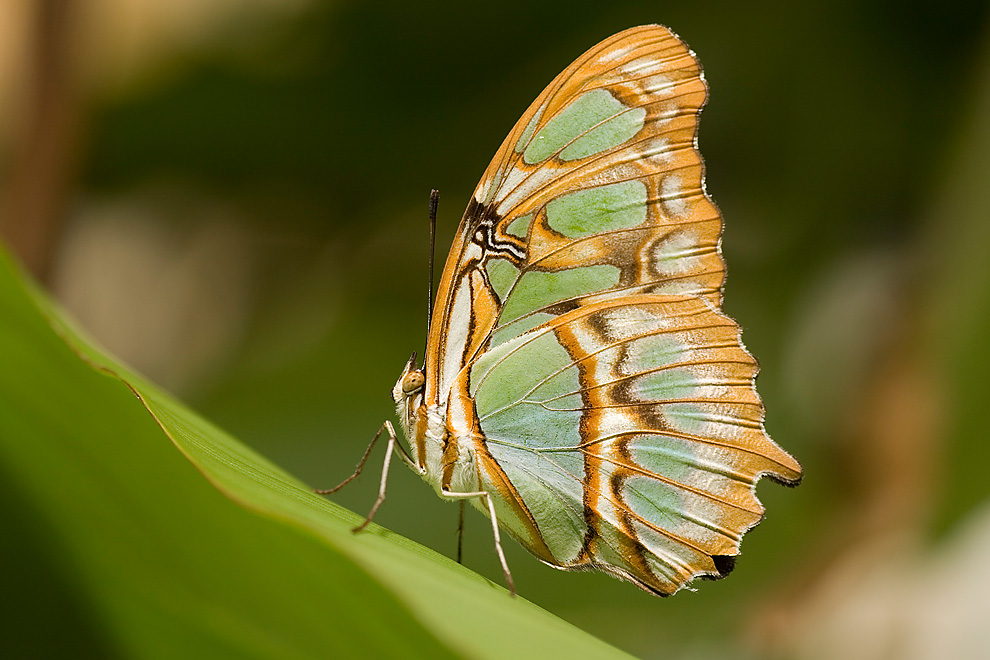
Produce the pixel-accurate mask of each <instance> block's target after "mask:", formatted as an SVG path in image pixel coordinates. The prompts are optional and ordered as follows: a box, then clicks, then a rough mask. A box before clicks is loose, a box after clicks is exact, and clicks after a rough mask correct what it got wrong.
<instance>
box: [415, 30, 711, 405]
mask: <svg viewBox="0 0 990 660" xmlns="http://www.w3.org/2000/svg"><path fill="white" fill-rule="evenodd" d="M706 97H707V88H706V86H705V82H704V80H703V78H702V75H701V69H700V67H699V65H698V62H697V60H696V59H695V57H694V54H693V53H692V52H691V51H690V50H689V49H688V48H687V46H686V45H685V44H684V43H683V42H681V41H680V40H679V39H678V38H677V37H676V36H675V35H674V34H673V33H672V32H670V31H669V30H668V29H667V28H665V27H661V26H655V25H654V26H645V27H639V28H632V29H630V30H626V31H625V32H622V33H619V34H617V35H615V36H613V37H611V38H609V39H607V40H605V41H603V42H602V43H600V44H599V45H597V46H595V47H594V48H592V49H591V50H589V51H588V52H587V53H585V54H584V55H582V56H581V57H580V58H578V60H577V61H575V62H574V63H573V64H572V65H571V66H569V67H568V68H567V69H565V70H564V71H563V72H562V73H561V74H560V75H559V76H557V78H555V79H554V81H553V82H551V83H550V85H549V86H548V87H547V88H546V90H544V92H543V93H542V94H541V95H540V96H539V97H538V98H537V99H536V101H535V102H534V103H533V104H532V106H530V108H529V109H528V110H527V111H526V113H525V114H524V115H523V117H522V118H521V119H520V120H519V122H518V123H517V124H516V126H515V127H514V128H513V130H512V131H511V132H510V133H509V136H508V137H507V138H506V140H505V142H504V143H503V144H502V146H501V148H500V149H499V151H498V153H497V154H496V156H495V158H494V160H493V161H492V163H491V165H489V167H488V169H487V170H486V172H485V174H484V176H483V178H482V180H481V183H480V184H479V185H478V188H477V189H476V190H475V193H474V197H473V199H472V201H471V203H470V204H469V205H468V209H467V211H466V212H465V215H464V218H463V220H462V221H461V225H460V227H459V229H458V233H457V237H456V238H455V241H454V247H453V249H452V250H451V252H450V255H449V257H448V260H447V264H446V267H445V268H444V273H443V276H442V278H441V284H440V288H439V292H438V301H439V303H438V308H437V310H436V311H437V313H436V314H435V315H434V319H433V327H432V328H431V333H430V345H429V350H428V360H429V361H428V363H427V374H428V376H429V383H428V394H427V398H428V400H436V399H437V398H439V399H440V400H442V397H443V396H445V394H446V392H448V391H449V389H450V387H451V384H452V383H453V381H454V379H455V378H456V376H457V373H458V372H459V371H460V370H461V369H462V368H463V367H464V365H466V364H467V363H468V362H469V361H470V360H471V359H472V358H473V357H474V356H476V355H477V354H478V353H479V352H480V351H482V350H485V349H486V348H488V347H489V346H490V345H497V344H499V343H502V342H504V341H507V340H509V339H511V338H512V337H514V336H518V335H519V334H521V333H522V332H525V331H526V330H528V329H531V328H533V327H535V326H537V325H538V324H540V323H543V322H546V321H548V320H550V319H552V318H554V317H556V316H559V315H560V314H562V313H564V312H566V311H569V310H571V309H574V308H576V307H577V306H579V305H581V304H587V303H588V302H591V301H593V300H595V299H598V298H602V297H608V296H622V295H634V294H637V293H669V294H693V295H697V296H701V297H704V298H705V299H706V300H708V301H709V302H711V303H712V304H713V305H715V306H718V305H719V304H720V303H721V287H722V281H723V273H724V267H723V262H722V258H721V254H720V251H719V240H720V235H721V226H722V223H721V218H720V216H719V214H718V211H717V209H716V208H715V206H714V205H713V204H712V202H711V200H709V199H708V197H707V196H706V194H705V191H704V183H703V174H704V172H703V165H702V161H701V157H700V154H699V153H698V151H697V148H696V145H695V134H696V129H697V123H698V113H699V112H700V110H701V107H702V106H703V105H704V102H705V99H706ZM431 395H432V396H431Z"/></svg>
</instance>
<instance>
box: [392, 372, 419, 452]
mask: <svg viewBox="0 0 990 660" xmlns="http://www.w3.org/2000/svg"><path fill="white" fill-rule="evenodd" d="M425 384H426V376H425V375H424V374H423V370H422V369H420V368H418V367H417V366H416V354H415V353H413V354H412V357H410V358H409V361H408V362H406V366H405V368H403V370H402V375H401V376H399V380H398V381H396V383H395V387H393V388H392V400H393V401H395V405H396V412H397V414H398V416H399V420H400V422H401V423H402V427H403V429H404V430H405V431H406V437H407V438H410V437H412V436H411V435H410V433H409V430H410V428H411V427H412V425H413V424H414V419H415V414H416V410H417V409H418V408H419V406H420V405H421V404H422V402H423V386H424V385H425Z"/></svg>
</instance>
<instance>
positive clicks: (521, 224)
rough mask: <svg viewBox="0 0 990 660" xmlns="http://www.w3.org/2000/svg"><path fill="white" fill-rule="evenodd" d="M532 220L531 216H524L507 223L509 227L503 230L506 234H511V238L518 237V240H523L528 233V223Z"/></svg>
mask: <svg viewBox="0 0 990 660" xmlns="http://www.w3.org/2000/svg"><path fill="white" fill-rule="evenodd" d="M532 219H533V214H532V213H530V214H528V215H524V216H522V217H521V218H516V219H515V220H513V221H512V222H510V223H509V226H508V227H506V228H505V233H506V234H512V235H513V236H518V237H519V238H522V239H525V238H526V234H527V233H528V232H529V223H530V221H532Z"/></svg>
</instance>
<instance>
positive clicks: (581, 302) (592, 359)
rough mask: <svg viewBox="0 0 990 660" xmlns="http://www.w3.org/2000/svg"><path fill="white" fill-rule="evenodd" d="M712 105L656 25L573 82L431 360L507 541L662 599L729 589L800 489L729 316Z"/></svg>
mask: <svg viewBox="0 0 990 660" xmlns="http://www.w3.org/2000/svg"><path fill="white" fill-rule="evenodd" d="M706 97H707V88H706V86H705V83H704V80H703V78H702V75H701V70H700V67H699V65H698V62H697V60H696V59H695V57H694V55H693V53H691V51H690V50H689V49H688V48H687V47H686V46H685V45H684V44H683V43H682V42H681V41H680V40H679V39H678V38H677V37H676V36H675V35H674V34H673V33H671V32H670V31H669V30H668V29H666V28H664V27H661V26H646V27H640V28H633V29H631V30H626V31H625V32H622V33H620V34H617V35H615V36H613V37H611V38H610V39H607V40H606V41H604V42H602V43H601V44H599V45H598V46H595V47H594V48H592V49H591V50H589V51H588V52H587V53H585V54H584V55H583V56H581V57H580V58H579V59H578V60H577V61H576V62H574V64H572V65H571V66H569V67H568V68H567V69H565V70H564V72H563V73H561V74H560V75H559V76H557V78H556V79H554V81H553V82H552V83H551V84H550V85H549V86H548V87H547V89H546V90H545V91H544V92H543V93H542V94H541V95H540V96H539V97H538V98H537V99H536V101H535V102H534V103H533V105H532V106H531V107H530V108H529V110H527V112H526V113H525V114H524V115H523V117H522V119H520V121H519V122H518V123H517V124H516V126H515V128H513V130H512V131H511V132H510V134H509V136H508V137H507V138H506V140H505V142H504V143H503V144H502V146H501V148H500V149H499V151H498V153H497V154H496V156H495V158H494V160H493V161H492V163H491V165H490V166H489V167H488V169H487V170H486V172H485V174H484V176H483V178H482V180H481V183H480V184H479V185H478V188H477V189H476V191H475V193H474V197H473V199H472V201H471V203H470V204H469V206H468V209H467V211H466V213H465V215H464V218H463V220H462V221H461V225H460V227H459V229H458V234H457V238H456V239H455V243H454V245H455V247H454V249H453V250H452V251H451V253H450V256H449V257H448V261H447V264H446V267H445V269H444V274H443V277H442V279H441V284H440V290H439V295H438V300H439V301H441V302H440V303H439V305H438V309H437V312H436V313H435V314H434V319H433V323H434V325H433V327H432V328H431V333H430V339H429V347H428V351H427V364H426V373H427V377H428V380H427V400H428V401H448V402H450V405H449V406H448V408H447V415H448V420H447V421H448V428H458V429H462V430H463V429H470V431H469V433H468V435H470V437H471V440H470V442H472V443H473V444H474V455H475V456H476V457H477V458H476V460H477V464H478V470H479V473H480V478H481V483H482V486H483V487H484V488H485V489H487V490H488V491H489V492H491V493H493V494H496V495H497V497H496V498H495V499H496V500H497V502H498V504H497V508H496V510H497V513H498V515H499V518H500V522H501V523H502V524H503V526H505V527H506V528H507V529H508V530H509V531H510V532H511V533H512V534H513V535H514V536H515V537H516V538H518V539H519V540H520V541H521V542H522V543H523V544H524V545H526V546H527V548H529V549H530V550H531V551H532V552H533V553H534V554H536V555H537V556H538V557H540V558H541V559H542V560H544V561H546V562H548V563H550V564H553V565H556V566H560V567H564V568H587V567H597V568H601V569H603V570H606V571H608V572H610V573H613V574H616V575H619V576H621V577H624V578H627V579H630V580H631V581H633V582H635V583H636V584H638V585H639V586H641V587H643V588H646V589H648V590H651V591H654V592H657V593H672V592H673V591H676V590H677V589H678V588H679V587H680V586H682V585H683V584H685V583H686V582H687V581H689V580H690V579H692V578H693V577H695V576H697V575H704V574H707V575H713V576H717V575H719V574H721V572H722V570H724V568H725V564H723V563H722V562H721V561H720V560H719V559H718V558H720V557H726V556H733V555H735V554H737V553H738V545H739V541H740V539H741V537H742V534H743V533H744V532H745V531H746V530H747V529H749V528H750V527H751V526H752V525H754V524H755V523H756V522H758V521H759V519H760V518H761V516H762V513H763V509H762V507H761V506H760V504H759V502H758V501H757V500H756V497H755V495H754V492H753V488H754V486H755V482H756V481H757V480H758V479H759V477H760V476H761V475H765V474H768V475H771V476H773V477H775V478H777V479H779V480H781V481H785V482H794V481H796V480H797V479H798V478H799V477H800V466H799V465H798V464H797V462H796V461H794V459H793V458H791V457H790V456H789V455H787V454H786V452H784V451H783V450H781V449H780V448H779V447H778V446H777V445H775V444H774V443H773V441H772V440H770V438H769V437H768V436H767V434H766V433H765V431H764V430H763V424H762V419H763V406H762V404H761V402H760V400H759V398H758V397H757V395H756V392H755V389H754V387H753V379H754V377H755V375H756V370H757V368H756V364H755V361H754V360H753V358H752V357H751V356H750V355H749V354H748V353H747V352H746V351H745V350H744V349H743V347H742V344H741V342H740V340H739V328H738V326H737V325H736V324H735V323H734V322H733V321H732V320H731V319H729V318H728V317H726V316H724V315H723V314H722V313H721V312H720V311H719V306H720V304H721V289H722V283H723V279H724V271H725V268H724V263H723V261H722V257H721V253H720V249H719V242H720V238H721V227H722V221H721V217H720V216H719V213H718V210H717V209H716V208H715V206H714V205H713V203H712V202H711V200H710V199H709V198H708V197H707V195H706V194H705V191H704V183H703V174H704V172H703V165H702V161H701V156H700V154H699V153H698V150H697V148H696V144H695V135H696V130H697V122H698V113H699V112H700V110H701V107H702V106H703V105H704V102H705V99H706ZM452 415H455V416H459V418H458V419H452V418H451V416H452ZM462 435H464V433H462ZM455 441H456V440H455ZM467 441H468V440H466V439H464V438H462V439H461V440H460V442H467Z"/></svg>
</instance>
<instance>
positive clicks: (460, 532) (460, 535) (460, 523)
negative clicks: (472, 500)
mask: <svg viewBox="0 0 990 660" xmlns="http://www.w3.org/2000/svg"><path fill="white" fill-rule="evenodd" d="M458 505H460V506H459V507H458V508H459V509H460V512H459V514H458V516H457V563H458V564H460V563H461V548H462V547H463V546H464V500H461V501H460V502H458Z"/></svg>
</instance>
